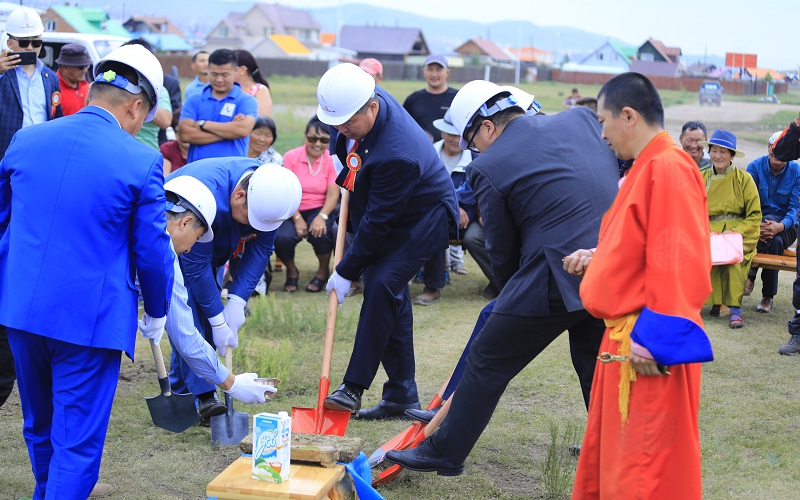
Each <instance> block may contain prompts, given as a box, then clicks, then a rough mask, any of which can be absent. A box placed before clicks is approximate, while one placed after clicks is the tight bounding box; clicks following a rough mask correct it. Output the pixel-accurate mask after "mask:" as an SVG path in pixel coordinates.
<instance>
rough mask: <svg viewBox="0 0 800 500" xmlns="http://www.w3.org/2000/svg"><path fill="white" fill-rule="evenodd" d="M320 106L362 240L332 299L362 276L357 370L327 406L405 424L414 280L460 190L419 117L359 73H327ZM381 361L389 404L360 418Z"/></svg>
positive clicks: (444, 236)
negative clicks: (397, 419) (396, 419)
mask: <svg viewBox="0 0 800 500" xmlns="http://www.w3.org/2000/svg"><path fill="white" fill-rule="evenodd" d="M317 98H318V99H319V107H318V108H317V116H318V117H319V119H320V120H322V122H323V123H326V124H328V125H332V126H333V127H334V128H335V129H336V130H337V131H338V133H337V134H336V135H335V136H333V137H332V138H333V139H334V140H335V141H336V155H337V156H338V157H339V160H340V161H341V162H342V164H343V165H344V166H345V168H344V169H343V170H342V172H341V173H340V174H339V177H338V178H337V179H336V183H337V184H339V185H340V186H343V187H345V188H346V189H348V190H350V191H351V193H350V229H351V230H352V232H353V233H354V234H355V236H354V238H353V244H352V245H350V248H349V249H348V250H347V252H345V254H344V256H342V260H341V261H340V262H339V264H338V265H337V266H336V271H335V272H334V273H333V275H331V277H330V279H329V280H328V286H327V291H328V293H329V294H330V293H331V290H333V289H335V290H336V295H337V297H338V299H339V303H342V302H344V297H345V295H346V294H347V292H349V291H350V283H351V281H352V280H355V279H358V277H359V276H361V275H362V274H363V276H364V303H363V305H362V307H361V316H360V318H359V321H358V329H357V330H356V339H355V345H354V347H353V353H352V355H351V357H350V364H349V366H348V368H347V372H346V373H345V376H344V383H343V384H342V385H341V386H340V387H339V389H337V390H336V391H335V392H334V393H333V394H331V395H330V396H328V398H327V399H326V400H325V407H326V408H332V409H339V410H348V411H351V412H354V413H355V412H358V413H357V417H358V418H363V419H380V418H392V417H400V416H403V412H404V411H405V410H407V409H418V408H419V396H418V395H417V384H416V381H415V380H414V369H415V365H414V342H413V317H412V313H411V300H410V297H409V289H408V281H409V280H410V279H411V278H412V277H413V276H414V275H415V274H416V272H417V271H418V270H419V269H420V268H421V267H422V265H423V264H424V263H425V262H427V261H428V259H430V257H431V256H432V255H441V252H442V250H444V249H445V248H447V246H448V242H449V237H448V234H449V229H450V227H451V226H455V225H456V223H457V221H458V219H459V216H458V205H457V203H456V195H455V190H454V188H453V182H452V181H451V180H450V176H449V175H448V174H447V171H446V170H445V168H444V165H443V164H442V162H441V160H439V157H438V156H437V154H436V151H435V150H434V149H433V148H432V147H431V144H430V141H429V140H428V138H427V136H426V135H425V133H424V132H423V131H422V129H420V128H419V126H418V125H417V123H416V122H415V121H414V119H413V118H411V116H410V115H409V114H408V112H406V111H405V110H404V109H403V107H402V106H401V105H400V104H399V103H398V102H397V101H396V100H394V98H392V97H391V96H390V95H389V94H388V93H387V92H386V91H384V90H383V89H381V88H380V87H375V80H373V78H372V77H371V76H370V75H369V74H367V73H366V72H365V71H364V70H362V69H360V68H359V67H358V66H355V65H353V64H349V63H345V64H340V65H338V66H335V67H333V68H331V69H330V70H328V71H327V72H326V73H325V74H324V75H323V76H322V78H321V79H320V82H319V86H318V87H317ZM381 363H382V364H383V367H384V369H385V370H386V373H387V375H388V376H389V380H388V381H387V382H386V383H385V384H384V386H383V397H382V400H381V402H380V403H379V404H378V405H377V406H375V407H373V408H370V409H367V410H361V411H359V410H360V408H361V396H362V393H363V391H364V389H367V388H369V386H370V384H372V380H373V379H374V378H375V374H376V373H377V371H378V366H379V364H381Z"/></svg>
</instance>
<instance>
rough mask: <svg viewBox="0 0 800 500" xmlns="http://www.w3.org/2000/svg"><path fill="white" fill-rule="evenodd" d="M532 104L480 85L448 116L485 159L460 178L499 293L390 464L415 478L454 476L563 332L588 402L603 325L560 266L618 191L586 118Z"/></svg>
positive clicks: (610, 159)
mask: <svg viewBox="0 0 800 500" xmlns="http://www.w3.org/2000/svg"><path fill="white" fill-rule="evenodd" d="M530 100H532V97H531V96H530V95H529V94H524V93H520V92H518V89H514V88H508V87H500V86H498V85H496V84H494V83H491V82H487V81H484V80H476V81H472V82H469V83H467V84H466V85H464V87H462V88H461V90H459V92H458V94H457V95H456V97H455V98H454V99H453V105H452V106H451V107H450V114H451V117H452V120H453V125H454V126H455V128H456V131H457V132H458V135H459V137H460V138H461V139H460V146H461V148H462V149H470V150H473V151H475V152H480V153H481V154H480V156H478V157H477V158H476V159H475V160H474V161H473V162H472V163H471V164H470V165H469V166H468V167H467V179H468V180H469V183H470V185H471V186H472V188H473V190H474V191H475V196H476V199H477V201H478V207H479V208H480V211H481V214H483V220H484V223H485V225H484V230H485V233H486V250H487V252H488V254H489V258H490V260H491V263H492V269H493V270H494V273H495V278H496V279H497V281H498V283H499V284H500V286H501V287H502V290H501V291H500V294H499V295H498V297H497V300H496V303H495V306H494V309H493V310H492V314H491V316H490V317H489V319H488V320H487V321H486V324H485V325H484V327H483V329H482V330H481V332H480V334H479V335H478V337H476V338H475V340H474V341H473V343H472V345H471V346H470V347H469V357H468V358H467V363H466V368H465V370H464V375H463V376H462V378H461V380H460V381H459V383H458V387H456V390H455V393H454V394H453V396H452V397H451V405H450V412H449V413H448V414H447V416H446V417H445V418H444V421H443V422H442V425H441V427H440V428H439V430H438V431H437V432H436V433H435V434H433V435H432V436H431V437H430V438H429V439H427V440H425V441H423V442H422V443H421V444H420V445H419V446H418V447H417V448H413V449H411V450H407V451H403V452H398V451H390V452H388V453H387V454H386V459H387V460H389V461H391V462H394V463H398V464H400V465H401V466H403V467H405V468H407V469H410V470H415V471H421V472H432V471H436V472H438V473H439V474H441V475H450V476H455V475H459V474H461V473H462V472H463V471H464V462H465V460H466V458H467V456H468V455H469V453H470V451H471V450H472V448H473V446H474V445H475V443H476V442H477V441H478V438H479V437H480V435H481V433H482V432H483V430H484V429H485V428H486V426H487V425H488V423H489V420H490V419H491V417H492V413H494V409H495V408H496V406H497V402H498V401H499V399H500V396H501V395H502V394H503V392H504V391H505V388H506V387H507V385H508V383H509V382H510V381H511V380H512V379H513V378H514V377H515V376H516V375H517V374H518V373H519V372H520V371H521V370H522V369H523V368H525V366H527V365H528V363H530V362H531V361H532V360H533V359H534V358H536V356H537V355H538V354H539V353H540V352H541V351H542V350H544V349H545V348H546V347H547V346H548V345H549V344H550V343H551V342H552V341H553V340H555V339H556V338H557V337H558V336H559V335H561V333H562V332H564V331H565V330H567V331H569V337H570V352H571V355H572V364H573V366H574V368H575V371H576V373H577V375H578V380H579V382H580V387H581V390H582V392H583V398H584V402H585V403H586V405H587V407H588V404H589V390H590V388H591V385H592V376H593V374H594V365H595V362H596V360H597V352H598V347H599V345H600V340H601V339H602V337H603V329H604V328H603V322H602V321H600V320H598V319H595V318H593V317H592V316H591V315H590V314H589V313H588V312H586V310H584V308H583V305H582V303H581V299H580V296H579V294H578V287H579V286H580V278H579V277H576V276H570V275H569V274H567V273H566V272H564V270H563V269H562V265H563V263H562V258H563V257H564V256H565V255H568V254H569V253H570V252H571V251H572V250H571V249H573V248H592V247H594V246H595V245H596V244H597V228H598V227H599V226H600V218H601V217H602V216H603V214H604V213H605V212H606V210H608V207H609V206H610V205H611V202H612V201H613V199H614V196H615V195H616V192H617V179H618V175H617V162H616V160H615V159H614V155H613V154H612V153H611V151H609V149H608V146H607V145H606V144H605V143H604V142H603V140H602V139H601V136H600V124H599V123H598V122H597V117H596V116H595V114H594V113H593V112H592V111H590V110H589V109H587V108H576V109H573V110H570V111H569V112H568V113H559V114H557V115H552V116H543V115H533V116H529V115H527V114H526V111H525V110H526V109H527V108H528V105H529V102H530ZM575 245H579V247H575Z"/></svg>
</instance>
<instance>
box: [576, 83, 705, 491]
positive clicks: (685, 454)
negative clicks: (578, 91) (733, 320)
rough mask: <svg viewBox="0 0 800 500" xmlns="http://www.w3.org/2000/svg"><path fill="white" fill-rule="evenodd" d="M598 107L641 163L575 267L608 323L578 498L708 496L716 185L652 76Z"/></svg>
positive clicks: (609, 135) (602, 95)
mask: <svg viewBox="0 0 800 500" xmlns="http://www.w3.org/2000/svg"><path fill="white" fill-rule="evenodd" d="M597 109H598V118H599V120H600V122H601V123H602V124H603V137H604V138H605V139H606V141H607V142H608V145H609V146H610V148H611V149H612V150H613V151H614V153H615V154H616V156H617V157H618V158H634V159H635V161H634V162H633V166H632V167H631V169H630V171H629V172H628V174H627V175H626V177H625V178H624V179H625V180H624V181H623V183H622V186H621V188H620V191H619V195H618V196H617V198H616V199H615V200H614V204H613V205H612V206H611V208H610V209H609V210H608V213H607V214H605V216H604V217H603V222H602V225H601V226H600V237H599V241H598V244H597V247H596V249H592V247H591V246H585V247H582V249H581V250H577V251H575V252H573V253H571V254H570V255H569V256H568V257H567V258H566V259H565V262H564V269H566V270H567V271H568V272H569V273H570V274H575V275H582V276H583V282H582V283H581V299H582V300H583V303H584V304H585V306H586V309H587V310H588V311H590V312H591V313H592V314H593V315H594V316H596V317H598V318H603V319H604V321H605V324H606V326H607V329H606V332H605V334H604V336H603V342H602V344H601V346H600V351H599V352H600V353H601V357H599V358H598V360H597V361H596V363H597V367H596V369H595V376H594V381H593V382H592V399H591V404H590V406H589V420H588V423H587V426H586V434H585V435H584V438H583V446H582V449H581V453H580V458H579V460H578V470H577V473H576V476H575V485H574V486H573V489H572V495H573V498H581V499H583V498H686V499H700V498H702V484H701V482H702V476H701V464H700V432H699V428H698V413H699V409H700V378H701V366H702V365H701V364H700V362H701V361H710V360H711V359H713V354H712V353H711V344H710V343H709V341H708V338H707V337H706V334H705V332H704V331H703V321H702V318H701V316H700V311H701V309H702V307H703V303H704V302H705V300H706V297H708V295H709V294H710V293H711V279H710V269H711V251H710V242H709V231H708V208H707V202H706V186H705V182H703V177H702V174H701V173H700V172H699V170H698V169H697V165H696V163H695V162H694V161H692V159H691V158H690V157H689V155H688V154H686V153H685V152H684V151H682V150H681V148H680V147H679V146H678V145H677V144H676V143H675V141H674V140H673V139H672V138H671V137H670V135H669V133H668V132H666V131H665V130H664V108H663V106H662V105H661V98H660V96H659V95H658V91H657V90H656V88H655V86H654V85H653V84H652V82H650V80H648V79H647V78H646V77H645V76H643V75H641V74H638V73H623V74H621V75H617V76H615V77H614V78H612V79H611V80H609V81H608V82H607V83H606V84H605V85H604V86H603V87H602V88H601V89H600V92H599V94H598V106H597ZM689 276H691V279H687V277H689ZM615 358H616V359H615ZM603 360H605V363H604V362H603ZM659 364H660V365H667V366H666V367H664V366H659Z"/></svg>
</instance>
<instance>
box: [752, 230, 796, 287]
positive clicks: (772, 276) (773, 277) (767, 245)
mask: <svg viewBox="0 0 800 500" xmlns="http://www.w3.org/2000/svg"><path fill="white" fill-rule="evenodd" d="M776 218H777V217H771V216H767V217H765V219H770V220H774V219H776ZM776 222H780V220H778V221H776ZM795 239H797V227H796V226H791V227H787V228H786V229H784V230H783V231H781V232H780V233H778V234H776V235H775V237H774V238H772V239H771V240H769V241H766V242H764V241H761V240H759V241H758V244H757V245H756V251H757V252H758V253H766V254H770V255H783V251H784V250H786V249H787V248H789V247H790V246H791V244H792V243H794V240H795ZM757 272H758V269H757V268H756V269H751V270H750V272H749V273H748V274H747V278H748V279H749V280H750V281H752V282H755V280H756V273H757ZM793 291H794V294H795V295H797V293H798V283H797V281H795V285H794V290H793ZM777 293H778V271H775V270H773V269H762V270H761V296H762V297H767V298H770V299H771V298H772V297H774V296H775V295H776V294H777Z"/></svg>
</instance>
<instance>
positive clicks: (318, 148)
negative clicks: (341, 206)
mask: <svg viewBox="0 0 800 500" xmlns="http://www.w3.org/2000/svg"><path fill="white" fill-rule="evenodd" d="M330 140H331V136H330V133H329V132H328V126H327V125H325V124H324V123H322V122H321V121H319V119H318V118H317V117H316V116H315V117H314V118H312V119H311V121H309V122H308V125H306V141H305V142H306V143H305V145H303V146H300V147H299V148H295V149H292V150H291V151H287V152H286V154H284V155H283V166H284V167H286V168H288V169H289V170H291V171H292V172H294V173H295V175H297V178H298V179H300V186H301V187H302V188H303V197H302V199H301V200H300V207H299V208H298V209H297V212H296V213H295V214H294V215H293V216H292V218H290V219H287V220H286V221H284V223H283V224H281V226H280V227H279V228H278V234H277V235H276V236H275V255H276V256H277V257H278V258H279V259H280V260H281V261H283V264H284V265H285V266H286V283H285V284H284V286H283V289H284V290H285V291H287V292H295V291H297V288H298V285H297V283H298V279H299V277H300V272H299V271H298V269H297V266H296V265H295V262H294V249H295V247H296V246H297V244H298V243H300V241H301V240H303V239H308V242H309V243H311V246H313V247H314V253H315V254H316V255H317V259H319V268H318V269H317V273H316V274H315V275H314V278H313V279H312V280H311V281H310V282H309V283H308V286H307V287H306V291H307V292H319V291H320V290H322V289H323V288H324V287H325V281H327V279H328V274H329V273H330V260H331V251H332V250H333V235H332V232H331V229H332V226H333V217H331V216H330V215H331V212H333V210H334V209H335V208H336V202H337V201H338V200H339V186H337V185H336V169H335V168H334V166H333V159H332V158H331V155H330V153H329V152H328V143H329V142H330Z"/></svg>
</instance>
